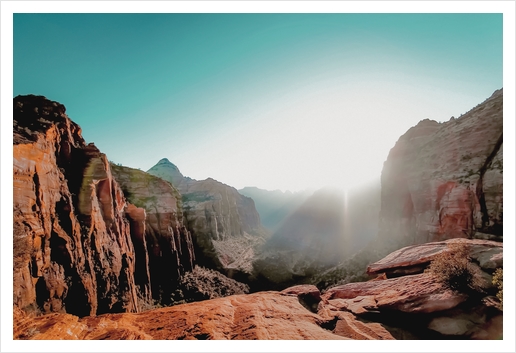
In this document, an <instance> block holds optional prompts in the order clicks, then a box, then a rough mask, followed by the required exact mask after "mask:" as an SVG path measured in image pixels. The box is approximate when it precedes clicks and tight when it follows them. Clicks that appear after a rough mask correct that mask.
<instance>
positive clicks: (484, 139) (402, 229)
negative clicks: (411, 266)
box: [380, 89, 503, 248]
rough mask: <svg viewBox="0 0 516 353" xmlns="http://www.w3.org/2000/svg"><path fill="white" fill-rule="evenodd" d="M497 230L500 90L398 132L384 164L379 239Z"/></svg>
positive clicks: (492, 234)
mask: <svg viewBox="0 0 516 353" xmlns="http://www.w3.org/2000/svg"><path fill="white" fill-rule="evenodd" d="M502 235H503V90H501V89H500V90H498V91H496V92H494V93H493V95H492V96H491V97H490V98H488V99H487V100H486V101H485V102H483V103H481V104H479V105H478V106H476V107H475V108H473V109H472V110H470V111H469V112H467V113H466V114H464V115H462V116H461V117H459V118H457V119H455V118H453V117H452V118H451V119H450V120H449V121H447V122H445V123H438V122H436V121H433V120H428V119H426V120H423V121H421V122H420V123H419V124H418V125H416V126H415V127H412V128H411V129H409V130H408V131H407V132H406V133H405V134H404V135H403V136H401V137H400V139H399V140H398V142H397V143H396V145H395V146H394V147H393V148H392V150H391V151H390V153H389V156H388V158H387V161H386V162H385V164H384V168H383V171H382V208H381V213H380V238H381V239H382V240H384V241H390V242H393V243H396V244H398V245H399V244H403V245H408V244H420V243H424V242H430V241H439V240H445V239H450V238H474V237H476V238H483V239H494V240H501V237H502ZM396 244H395V245H394V246H393V248H395V247H396V246H397V245H396Z"/></svg>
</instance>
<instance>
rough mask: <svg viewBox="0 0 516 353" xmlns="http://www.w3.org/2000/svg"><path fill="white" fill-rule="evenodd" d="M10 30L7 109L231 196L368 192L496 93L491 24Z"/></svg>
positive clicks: (89, 24) (216, 17)
mask: <svg viewBox="0 0 516 353" xmlns="http://www.w3.org/2000/svg"><path fill="white" fill-rule="evenodd" d="M13 20H14V42H13V44H14V52H13V54H14V56H13V57H14V62H13V63H14V92H13V93H14V96H16V95H19V94H22V95H24V94H36V95H43V96H45V97H46V98H48V99H50V100H53V101H58V102H59V103H61V104H63V105H65V107H66V108H67V114H68V115H69V117H70V118H71V119H72V120H73V121H74V122H76V123H77V124H78V125H79V126H81V128H82V130H83V137H84V139H85V140H86V142H87V143H90V142H93V143H95V145H96V146H97V147H98V148H99V149H100V150H101V152H103V153H105V154H106V155H107V156H108V159H110V160H112V161H113V162H115V163H120V164H122V165H126V166H129V167H132V168H138V169H141V170H144V171H147V170H148V169H150V168H151V167H152V166H153V165H154V164H156V163H157V162H158V161H159V160H160V159H161V158H168V159H169V160H170V161H172V163H174V164H175V165H176V166H177V167H178V168H179V169H180V170H181V172H182V173H183V174H184V175H185V176H188V177H191V178H193V179H197V180H204V179H207V178H213V179H215V180H217V181H220V182H222V183H224V184H227V185H231V186H233V187H235V188H236V189H242V188H244V187H246V186H255V187H258V188H261V189H265V190H281V191H286V190H289V191H292V192H296V191H302V190H306V189H314V190H315V189H320V188H322V187H325V186H331V187H337V188H341V189H349V188H353V187H357V186H360V185H362V184H364V183H370V182H373V181H375V180H379V178H380V174H381V169H382V165H383V162H384V161H385V160H386V159H387V155H388V153H389V151H390V149H391V148H392V147H393V146H394V144H395V143H396V141H397V140H398V138H399V137H400V136H401V135H403V134H404V133H405V132H406V131H407V130H408V129H409V128H410V127H412V126H414V125H416V124H417V123H418V122H419V121H421V120H424V119H431V120H436V121H439V122H444V121H448V120H449V119H450V117H451V116H455V117H458V116H459V115H460V114H464V113H466V112H467V111H469V110H470V109H472V108H473V107H474V106H476V105H477V104H479V103H481V102H482V101H484V100H485V99H487V98H488V97H490V96H491V94H492V93H493V92H494V91H495V90H497V89H500V88H502V86H503V77H502V15H501V14H336V13H334V14H331V13H330V14H252V13H247V14H191V13H190V14H19V13H16V14H14V17H13ZM436 23H439V26H436ZM49 42H50V43H59V48H62V50H60V51H59V52H60V55H56V53H55V52H54V51H53V50H47V47H48V46H49V44H48V43H49ZM478 47H482V48H483V50H482V51H478V50H476V48H478ZM473 52H474V53H475V55H471V53H473ZM33 53H37V55H34V54H33Z"/></svg>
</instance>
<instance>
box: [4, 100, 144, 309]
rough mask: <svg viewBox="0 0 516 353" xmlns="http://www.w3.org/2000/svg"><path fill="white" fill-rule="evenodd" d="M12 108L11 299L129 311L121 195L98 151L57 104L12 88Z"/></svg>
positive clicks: (131, 253)
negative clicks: (13, 90)
mask: <svg viewBox="0 0 516 353" xmlns="http://www.w3.org/2000/svg"><path fill="white" fill-rule="evenodd" d="M13 109H14V110H13V113H14V119H13V142H14V146H13V163H14V165H13V171H14V177H13V186H14V190H13V191H14V192H13V196H14V197H13V198H14V200H13V201H14V202H13V221H14V223H13V227H14V233H13V242H14V263H13V267H14V283H13V291H14V293H13V299H14V304H15V305H16V306H18V307H20V308H22V309H24V310H27V311H36V312H43V313H48V312H65V311H66V312H68V313H72V314H75V315H78V316H85V315H95V314H100V313H106V312H137V311H138V300H137V299H138V294H137V288H136V285H135V279H134V273H135V261H136V259H135V249H134V246H133V242H132V240H131V234H130V223H129V221H128V220H127V218H126V217H125V210H126V201H125V198H124V196H123V193H122V190H121V189H120V187H119V185H118V183H117V182H116V181H115V180H114V179H113V177H112V174H111V169H110V165H109V163H108V160H107V158H106V156H105V155H104V154H102V153H101V152H100V151H99V150H98V149H97V148H96V147H95V146H94V145H93V144H89V145H86V143H85V142H84V140H83V138H82V137H81V129H80V127H79V126H78V125H76V124H75V123H73V122H72V121H71V120H70V119H69V118H68V116H67V115H66V114H65V107H64V106H63V105H61V104H59V103H57V102H52V101H49V100H47V99H45V98H44V97H41V96H18V97H16V98H15V99H14V107H13ZM132 212H133V213H134V214H138V213H139V212H140V214H141V210H138V209H136V208H133V211H132ZM136 218H137V217H135V219H136Z"/></svg>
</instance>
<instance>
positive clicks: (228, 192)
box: [148, 158, 268, 276]
mask: <svg viewBox="0 0 516 353" xmlns="http://www.w3.org/2000/svg"><path fill="white" fill-rule="evenodd" d="M148 173H149V174H152V175H155V176H158V177H160V178H163V179H164V180H167V181H169V182H171V183H172V184H173V185H174V186H175V187H176V188H177V189H178V190H179V192H180V193H181V195H182V201H183V210H184V215H185V218H186V221H187V226H188V229H189V230H190V231H191V232H192V234H193V239H194V243H195V245H196V249H198V250H199V251H198V252H197V261H198V263H199V264H200V265H203V266H206V267H209V268H214V269H217V270H220V271H223V272H224V273H226V274H228V275H229V276H233V275H235V274H236V273H250V272H251V270H252V260H253V259H254V258H255V252H256V248H257V247H258V246H259V245H261V244H263V242H264V241H265V239H266V237H267V236H268V231H267V230H266V229H265V228H263V226H262V225H261V223H260V216H259V215H258V212H257V211H256V208H255V206H254V202H253V200H252V199H250V198H248V197H245V196H242V195H240V194H239V193H238V191H237V190H236V189H235V188H232V187H230V186H228V185H225V184H223V183H220V182H218V181H216V180H214V179H211V178H208V179H206V180H200V181H197V180H193V179H190V178H186V177H183V175H182V174H181V173H180V172H179V169H178V168H177V167H176V166H175V165H173V164H172V163H170V162H169V161H168V159H166V158H164V159H162V160H160V161H159V162H158V163H157V164H156V165H155V166H154V167H152V168H151V169H149V170H148Z"/></svg>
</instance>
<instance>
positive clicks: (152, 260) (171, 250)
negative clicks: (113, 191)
mask: <svg viewBox="0 0 516 353" xmlns="http://www.w3.org/2000/svg"><path fill="white" fill-rule="evenodd" d="M111 170H112V173H113V175H114V177H115V179H116V180H117V182H118V183H119V184H120V186H121V188H122V190H123V192H124V195H125V196H126V197H127V199H128V200H129V202H131V203H132V204H134V205H136V206H137V207H140V208H141V209H144V210H145V215H144V218H143V219H142V220H143V221H144V222H145V225H144V227H143V228H142V229H143V233H142V232H140V231H138V230H137V229H133V233H134V236H133V238H134V240H133V242H134V244H135V245H134V246H135V251H136V253H139V254H140V256H137V261H136V273H135V277H136V283H137V284H138V285H139V286H140V290H141V291H142V292H148V290H149V289H148V288H147V286H148V285H149V284H150V285H151V291H152V296H153V298H154V299H155V300H157V301H159V302H160V303H161V304H163V305H167V304H170V303H171V295H172V293H173V292H174V291H175V290H176V289H177V287H178V281H179V280H180V278H181V277H182V276H183V275H184V273H185V271H190V270H192V268H193V264H194V260H195V255H194V248H193V242H192V236H191V234H190V232H189V231H188V229H187V228H186V226H185V224H184V219H183V210H182V201H181V195H180V194H179V192H178V191H177V190H176V189H175V188H174V187H173V186H172V185H171V184H170V183H169V182H167V181H165V180H163V179H160V178H158V177H155V176H153V175H150V174H148V173H145V172H143V171H141V170H138V169H133V168H128V167H123V166H118V165H113V164H112V165H111ZM128 218H130V219H131V220H133V222H134V221H135V220H139V219H138V215H136V216H135V215H133V213H132V212H131V209H130V210H129V212H128ZM139 259H142V260H141V261H139ZM146 259H148V260H146Z"/></svg>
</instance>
